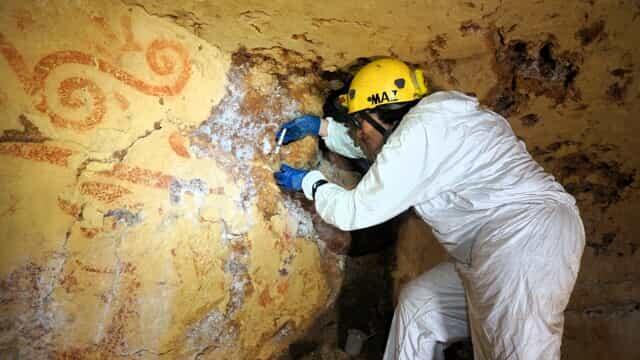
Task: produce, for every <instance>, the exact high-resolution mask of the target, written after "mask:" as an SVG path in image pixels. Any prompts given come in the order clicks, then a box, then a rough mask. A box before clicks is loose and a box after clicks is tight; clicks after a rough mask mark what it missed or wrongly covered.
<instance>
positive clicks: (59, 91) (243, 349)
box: [0, 1, 348, 359]
mask: <svg viewBox="0 0 640 360" xmlns="http://www.w3.org/2000/svg"><path fill="white" fill-rule="evenodd" d="M287 64H295V65H287ZM314 66H315V65H314V64H313V63H312V62H309V61H305V60H304V59H301V58H300V57H299V56H297V55H296V54H294V53H291V52H287V51H284V50H283V51H273V52H269V51H255V52H253V53H250V52H248V51H237V52H235V53H233V54H232V53H229V52H226V51H223V50H220V49H218V48H216V47H215V46H212V45H211V44H209V43H207V42H206V41H204V40H202V39H200V38H198V37H196V36H194V35H193V34H191V33H189V32H188V31H186V30H184V29H182V28H180V27H179V26H176V25H174V24H172V23H171V22H169V21H166V20H164V19H159V18H157V17H152V16H149V15H147V14H146V13H145V12H144V11H142V10H141V9H140V8H137V7H127V6H124V5H122V4H119V3H118V4H112V3H109V2H68V1H56V2H52V3H47V4H41V3H40V2H38V1H33V2H5V3H3V4H2V5H0V78H1V79H2V81H1V84H2V85H1V86H0V119H1V121H0V134H1V135H0V159H2V160H1V162H0V172H1V173H2V176H0V214H1V215H0V229H2V230H1V235H0V238H1V239H2V244H1V245H0V247H1V250H0V257H1V261H0V358H3V359H5V358H7V359H8V358H12V359H13V358H15V359H17V358H19V359H44V358H58V359H81V358H105V359H106V358H116V357H124V358H155V357H161V356H165V357H167V358H188V357H189V358H210V359H266V358H271V357H273V356H274V354H277V353H279V352H280V351H281V350H282V349H283V348H284V347H286V346H287V345H288V343H289V342H290V341H291V339H294V338H296V337H298V336H299V335H300V334H301V333H302V332H304V331H305V329H306V328H307V327H308V326H309V324H310V323H311V322H312V321H313V319H314V318H315V317H316V316H317V315H318V314H320V313H322V312H323V311H324V310H325V309H326V307H327V306H329V305H330V304H331V303H332V302H333V300H334V298H335V296H336V294H337V290H338V288H339V286H340V282H341V278H342V274H341V272H342V270H341V269H342V260H343V259H342V257H341V256H338V255H336V254H335V253H334V252H333V251H334V250H336V248H335V246H334V245H335V243H332V242H329V243H328V244H327V243H326V242H325V241H324V240H328V241H340V243H339V244H338V245H340V246H342V247H343V248H344V247H345V246H346V244H348V237H345V235H344V234H341V233H338V232H337V231H336V230H335V229H333V228H330V227H327V226H318V227H315V228H314V224H313V223H314V221H316V220H317V219H314V217H313V216H314V215H313V214H312V213H310V212H308V211H307V210H305V209H304V208H303V206H302V203H301V202H300V199H299V197H298V198H296V197H294V196H291V195H290V194H284V193H282V192H281V191H280V190H279V188H278V187H277V186H276V184H275V183H274V180H273V176H272V172H273V169H275V168H277V167H278V166H279V163H280V162H281V161H282V160H284V161H287V162H288V163H291V164H294V165H297V166H312V165H314V166H315V165H316V164H317V163H318V161H319V160H320V154H319V152H318V146H317V141H315V140H313V139H309V140H305V141H303V142H301V143H298V144H296V145H294V146H292V147H287V148H286V149H284V150H283V151H282V153H281V154H280V156H275V155H273V154H272V150H273V147H274V139H273V138H274V132H275V130H276V129H277V128H278V126H279V124H281V123H282V122H284V121H285V120H288V119H289V118H291V117H293V116H295V115H298V114H302V113H303V112H317V111H319V110H320V109H321V105H322V98H321V96H320V94H319V92H318V91H316V92H313V91H307V90H308V88H309V87H310V86H316V88H317V89H320V88H321V85H319V84H317V83H318V82H319V81H320V78H319V77H318V76H317V75H316V74H315V73H316V72H314V71H312V70H313V68H314ZM302 90H304V91H302ZM305 206H308V204H306V205H305ZM316 229H318V231H316ZM327 245H328V246H327ZM337 250H341V249H337ZM342 250H343V249H342Z"/></svg>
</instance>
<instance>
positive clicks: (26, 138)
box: [0, 114, 50, 143]
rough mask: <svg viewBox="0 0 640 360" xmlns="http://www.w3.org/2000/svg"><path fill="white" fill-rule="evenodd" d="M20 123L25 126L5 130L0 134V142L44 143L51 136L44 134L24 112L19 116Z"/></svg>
mask: <svg viewBox="0 0 640 360" xmlns="http://www.w3.org/2000/svg"><path fill="white" fill-rule="evenodd" d="M18 120H19V121H20V124H21V125H22V126H23V128H24V129H23V130H13V129H11V130H5V131H3V132H2V135H0V142H28V143H42V142H45V141H47V140H50V138H48V137H46V136H44V135H42V133H41V132H40V129H38V127H37V126H35V125H34V124H33V123H32V122H31V121H30V120H29V119H27V117H26V116H25V115H24V114H20V116H18Z"/></svg>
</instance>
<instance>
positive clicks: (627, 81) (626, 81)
mask: <svg viewBox="0 0 640 360" xmlns="http://www.w3.org/2000/svg"><path fill="white" fill-rule="evenodd" d="M610 74H611V75H612V76H613V77H614V78H615V80H614V83H613V84H611V85H609V87H608V88H607V91H606V95H607V98H608V99H609V100H610V101H611V102H614V103H616V104H618V105H624V100H625V98H626V96H627V92H628V89H629V86H630V85H631V84H632V83H633V75H632V71H631V70H629V69H622V68H617V69H614V70H611V71H610Z"/></svg>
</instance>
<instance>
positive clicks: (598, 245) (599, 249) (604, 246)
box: [586, 232, 616, 256]
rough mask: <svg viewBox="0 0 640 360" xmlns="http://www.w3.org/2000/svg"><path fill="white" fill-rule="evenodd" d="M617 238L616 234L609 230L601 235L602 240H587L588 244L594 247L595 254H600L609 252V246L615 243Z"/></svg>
mask: <svg viewBox="0 0 640 360" xmlns="http://www.w3.org/2000/svg"><path fill="white" fill-rule="evenodd" d="M615 239H616V234H615V233H611V232H608V233H604V234H602V236H601V237H600V241H587V242H586V246H587V247H590V248H592V249H593V251H594V255H595V256H598V255H601V254H607V253H608V249H609V246H610V245H611V244H612V243H613V241H614V240H615Z"/></svg>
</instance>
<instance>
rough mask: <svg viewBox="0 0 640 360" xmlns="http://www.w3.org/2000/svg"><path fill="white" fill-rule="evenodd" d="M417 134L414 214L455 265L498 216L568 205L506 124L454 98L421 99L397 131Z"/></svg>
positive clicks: (568, 198)
mask: <svg viewBox="0 0 640 360" xmlns="http://www.w3.org/2000/svg"><path fill="white" fill-rule="evenodd" d="M401 128H410V129H411V130H410V131H424V133H425V137H426V139H427V140H426V142H425V146H427V158H426V159H425V160H424V164H406V165H407V166H423V167H424V176H425V180H424V183H425V186H424V188H423V189H421V190H420V191H421V193H419V194H416V195H417V203H416V205H415V208H416V210H417V212H418V213H419V214H420V215H421V216H422V217H423V219H424V220H425V221H426V222H427V223H429V224H430V225H431V226H432V227H433V228H434V230H435V231H434V232H435V234H436V236H438V238H439V240H440V241H441V242H442V243H443V245H445V247H447V249H448V250H449V252H450V253H451V255H453V256H454V257H456V258H457V259H458V260H460V261H463V262H468V260H469V259H468V258H469V249H470V247H471V246H472V244H473V240H474V239H475V236H476V232H477V231H478V230H479V228H480V227H481V226H482V224H483V223H485V222H487V221H490V220H491V219H492V218H493V217H494V216H495V215H496V213H497V212H500V211H509V209H511V208H521V207H526V206H531V205H533V204H540V203H543V202H545V201H550V200H556V201H561V202H566V203H568V204H574V199H573V197H572V196H571V195H569V194H567V193H566V192H565V191H564V189H563V187H562V186H561V185H560V184H559V183H558V182H556V181H555V179H554V178H553V176H551V175H549V174H548V173H546V172H545V171H544V169H543V168H542V167H541V166H540V165H539V164H538V163H537V162H536V161H535V160H533V159H532V157H531V155H529V153H528V152H527V150H526V148H525V145H524V143H523V142H522V141H520V140H519V139H518V138H517V137H516V136H515V134H514V133H513V131H512V130H511V127H510V126H509V124H508V123H507V121H506V120H505V119H504V118H502V117H501V116H500V115H498V114H496V113H494V112H491V111H489V110H486V109H484V108H482V107H481V106H480V105H479V104H478V102H477V100H476V99H475V98H472V97H468V96H466V95H464V94H462V93H459V92H455V91H447V92H438V93H435V94H433V95H430V96H428V97H425V98H424V99H422V100H421V101H420V102H419V103H418V104H417V105H416V106H415V107H414V108H413V109H412V110H411V111H410V112H409V113H408V114H407V115H406V116H405V118H404V119H403V120H402V123H401V124H400V126H399V129H398V130H402V129H401Z"/></svg>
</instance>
